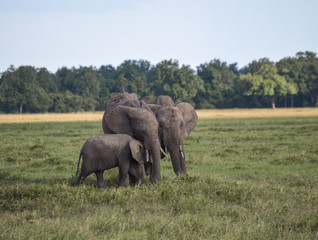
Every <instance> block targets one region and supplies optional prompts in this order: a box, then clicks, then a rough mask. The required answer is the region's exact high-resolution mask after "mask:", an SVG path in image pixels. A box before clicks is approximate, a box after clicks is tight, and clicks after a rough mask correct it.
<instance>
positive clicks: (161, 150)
mask: <svg viewBox="0 0 318 240" xmlns="http://www.w3.org/2000/svg"><path fill="white" fill-rule="evenodd" d="M160 152H161V153H162V154H163V155H165V157H166V158H168V155H167V154H166V153H165V151H163V149H162V148H161V147H160Z"/></svg>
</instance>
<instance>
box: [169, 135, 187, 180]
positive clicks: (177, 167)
mask: <svg viewBox="0 0 318 240" xmlns="http://www.w3.org/2000/svg"><path fill="white" fill-rule="evenodd" d="M168 151H169V153H170V157H171V162H172V166H173V170H174V172H175V174H177V175H179V174H181V173H186V171H187V170H186V164H185V155H184V151H183V147H182V145H180V144H179V141H177V140H176V139H171V140H170V143H169V145H168Z"/></svg>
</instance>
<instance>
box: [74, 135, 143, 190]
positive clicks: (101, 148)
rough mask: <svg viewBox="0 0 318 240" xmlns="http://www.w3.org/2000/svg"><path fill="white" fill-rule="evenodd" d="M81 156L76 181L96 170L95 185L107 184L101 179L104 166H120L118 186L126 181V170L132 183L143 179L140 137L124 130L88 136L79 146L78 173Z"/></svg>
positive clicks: (83, 178) (79, 181)
mask: <svg viewBox="0 0 318 240" xmlns="http://www.w3.org/2000/svg"><path fill="white" fill-rule="evenodd" d="M81 156H83V162H82V167H81V173H80V176H79V178H78V180H77V182H76V184H80V183H81V182H83V181H84V180H85V178H86V177H87V176H88V175H90V174H92V173H95V174H96V177H97V186H98V187H99V188H106V186H105V184H104V180H103V173H104V170H107V169H111V168H115V167H118V168H119V182H118V185H119V186H124V185H125V181H126V177H127V174H129V182H130V184H131V185H135V184H136V183H137V182H138V181H139V179H141V183H142V184H143V183H144V176H145V170H144V163H145V161H146V155H145V150H144V149H143V146H142V145H141V143H140V142H139V141H137V140H135V139H133V138H132V137H130V136H128V135H126V134H97V135H94V136H92V137H90V138H89V139H88V140H87V141H86V142H85V143H84V145H83V147H82V149H81V152H80V156H79V159H78V165H77V173H78V171H79V165H80V160H81ZM77 173H76V174H77Z"/></svg>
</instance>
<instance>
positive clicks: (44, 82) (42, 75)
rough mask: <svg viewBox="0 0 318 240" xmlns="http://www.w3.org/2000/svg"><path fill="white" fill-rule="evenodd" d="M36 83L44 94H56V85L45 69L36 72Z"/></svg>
mask: <svg viewBox="0 0 318 240" xmlns="http://www.w3.org/2000/svg"><path fill="white" fill-rule="evenodd" d="M36 75H37V81H38V83H39V85H40V87H41V88H42V89H43V90H44V91H45V92H46V93H49V92H57V85H56V82H55V80H54V77H53V74H51V73H49V71H48V70H47V69H46V68H40V69H37V70H36Z"/></svg>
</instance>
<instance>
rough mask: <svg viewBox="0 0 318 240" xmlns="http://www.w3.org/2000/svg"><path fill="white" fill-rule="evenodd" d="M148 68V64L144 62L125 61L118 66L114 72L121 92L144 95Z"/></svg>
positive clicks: (149, 65)
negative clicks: (116, 74)
mask: <svg viewBox="0 0 318 240" xmlns="http://www.w3.org/2000/svg"><path fill="white" fill-rule="evenodd" d="M150 67H151V64H150V62H148V61H144V60H139V61H137V60H125V61H124V62H123V63H122V64H121V65H119V66H118V67H117V69H116V71H117V73H118V80H119V83H120V85H121V88H122V92H124V91H128V92H134V93H136V94H137V95H140V96H143V95H145V94H146V92H147V90H146V85H147V75H148V72H149V70H150ZM125 89H126V90H125Z"/></svg>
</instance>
